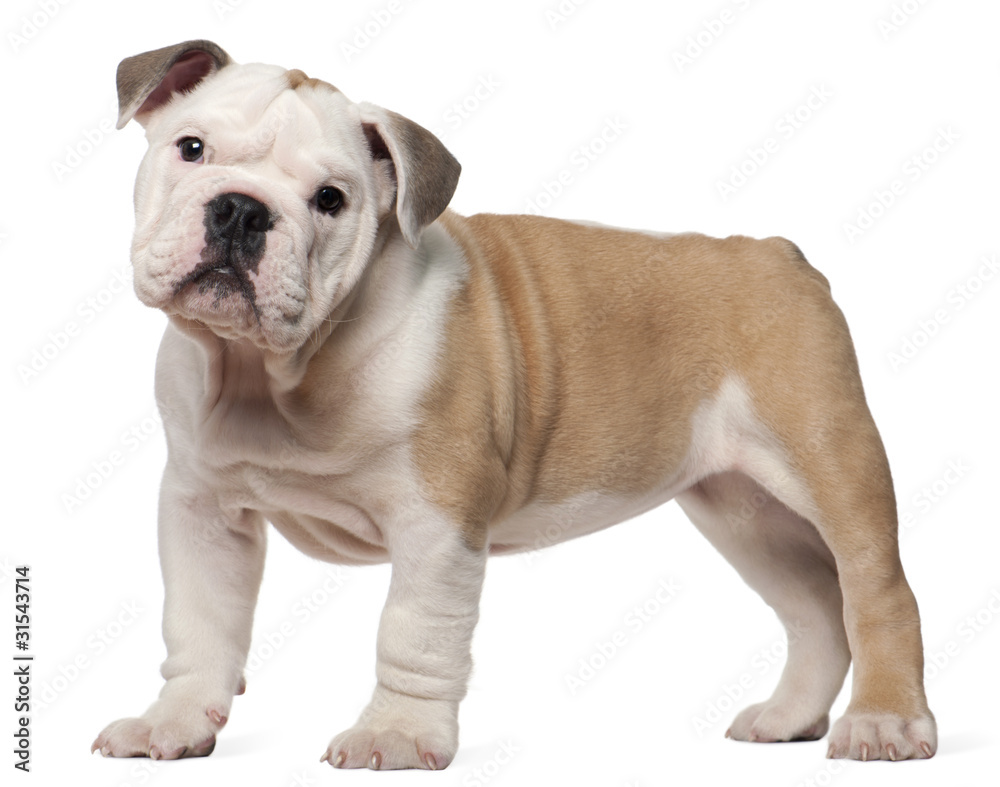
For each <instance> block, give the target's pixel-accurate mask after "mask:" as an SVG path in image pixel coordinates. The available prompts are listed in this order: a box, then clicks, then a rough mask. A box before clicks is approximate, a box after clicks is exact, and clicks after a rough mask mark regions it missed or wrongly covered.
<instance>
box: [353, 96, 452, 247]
mask: <svg viewBox="0 0 1000 787" xmlns="http://www.w3.org/2000/svg"><path fill="white" fill-rule="evenodd" d="M358 106H359V108H360V109H361V123H362V127H363V128H364V132H365V137H366V138H367V139H368V147H369V149H370V150H371V153H372V157H373V158H374V159H376V160H378V159H388V160H389V161H390V162H391V164H392V170H393V175H394V177H395V181H396V218H397V220H398V221H399V228H400V229H401V230H402V232H403V238H404V239H405V240H406V242H407V243H408V244H410V246H413V247H415V246H416V245H417V241H418V240H419V238H420V231H421V230H422V229H423V228H424V227H426V226H427V225H428V224H430V223H431V222H432V221H434V219H436V218H437V217H438V216H440V215H441V213H442V211H444V209H445V208H446V207H448V203H449V202H450V201H451V197H452V195H453V194H454V193H455V187H456V186H457V185H458V175H459V173H460V172H461V171H462V167H461V165H460V164H459V163H458V162H457V161H456V160H455V157H454V156H452V155H451V153H449V152H448V149H447V148H446V147H445V146H444V145H443V144H442V143H441V140H439V139H438V138H437V137H435V136H434V135H433V134H432V133H431V132H430V131H428V130H427V129H425V128H424V127H423V126H420V125H418V124H416V123H414V122H413V121H412V120H408V119H407V118H405V117H403V116H402V115H397V114H396V113H395V112H390V111H389V110H387V109H382V107H377V106H375V105H374V104H368V103H363V104H359V105H358Z"/></svg>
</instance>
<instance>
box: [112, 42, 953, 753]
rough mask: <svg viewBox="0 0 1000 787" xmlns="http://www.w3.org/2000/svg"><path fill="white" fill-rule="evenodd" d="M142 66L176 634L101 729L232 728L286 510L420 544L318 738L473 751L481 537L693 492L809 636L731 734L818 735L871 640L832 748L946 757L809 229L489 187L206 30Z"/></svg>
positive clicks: (518, 533)
mask: <svg viewBox="0 0 1000 787" xmlns="http://www.w3.org/2000/svg"><path fill="white" fill-rule="evenodd" d="M118 95H119V102H120V117H119V122H118V125H119V127H122V126H124V125H125V124H126V123H127V122H128V121H129V120H132V119H134V120H136V121H138V123H140V124H141V125H142V126H143V127H144V128H145V130H146V137H147V139H148V141H149V149H148V152H147V153H146V155H145V157H144V158H143V160H142V163H141V165H140V167H139V173H138V178H137V180H136V186H135V214H136V224H135V235H134V240H133V243H132V251H131V258H132V262H133V264H134V268H135V290H136V293H137V295H138V297H139V299H140V300H141V301H142V302H143V303H145V304H147V305H148V306H151V307H154V308H156V309H161V310H163V311H164V312H165V313H166V314H167V315H168V316H169V324H168V327H167V329H166V333H165V335H164V337H163V341H162V344H161V346H160V350H159V355H158V360H157V373H156V397H157V401H158V404H159V407H160V409H161V412H162V415H163V421H164V426H165V430H166V437H167V444H168V452H169V458H168V462H167V467H166V470H165V472H164V476H163V482H162V487H161V495H160V506H159V550H160V562H161V567H162V571H163V578H164V582H165V586H166V600H165V605H164V613H163V632H164V638H165V640H166V645H167V651H168V656H167V659H166V661H165V662H164V663H163V666H162V674H163V677H164V678H165V680H166V683H165V684H164V686H163V689H162V691H161V692H160V696H159V698H158V699H157V700H156V701H155V702H154V703H153V704H152V705H151V706H150V707H149V709H148V710H147V711H146V712H145V713H144V714H143V715H142V716H139V717H137V718H128V719H122V720H120V721H117V722H114V723H112V724H111V725H109V726H108V727H107V728H105V730H104V731H103V732H101V734H100V735H99V736H98V738H97V740H96V741H95V742H94V745H93V749H94V750H100V751H101V753H102V754H104V755H106V756H115V757H130V756H149V757H152V758H156V759H170V758H177V757H192V756H202V755H207V754H210V753H211V751H212V749H213V748H214V746H215V740H216V735H217V734H218V733H219V731H220V730H221V729H222V728H223V727H224V726H225V724H226V720H227V718H228V717H229V713H230V706H231V703H232V697H233V695H234V694H238V693H241V692H242V691H243V688H244V682H243V669H244V665H245V661H246V658H247V651H248V648H249V646H250V638H251V626H252V620H253V613H254V605H255V602H256V598H257V592H258V588H259V586H260V581H261V574H262V572H263V567H264V552H265V532H266V530H267V523H268V522H270V523H271V524H273V525H274V527H276V528H277V529H278V530H279V531H280V532H281V533H282V535H284V536H285V538H287V539H288V540H289V541H290V542H292V543H293V544H295V545H296V546H297V547H298V548H299V549H301V550H302V551H303V552H305V553H306V554H307V555H310V556H312V557H314V558H318V559H321V560H326V561H331V562H335V563H347V564H366V563H380V562H384V561H389V562H390V563H391V564H392V579H391V584H390V589H389V594H388V599H387V601H386V605H385V609H384V611H383V613H382V619H381V623H380V627H379V634H378V649H377V661H376V677H377V684H376V687H375V690H374V694H373V696H372V699H371V703H370V704H369V705H368V707H367V708H366V709H365V710H364V711H363V712H362V714H361V716H360V718H359V719H358V720H357V723H356V724H355V725H354V726H353V727H351V728H350V729H348V730H346V731H345V732H341V733H340V734H338V735H336V736H335V737H334V738H333V739H332V741H330V744H329V746H328V747H327V749H326V752H325V754H324V755H323V757H322V759H324V760H326V761H327V762H329V763H330V764H331V765H332V766H333V767H335V768H365V767H367V768H373V769H391V768H428V769H441V768H445V767H446V766H447V765H448V764H449V763H450V762H451V761H452V759H453V758H454V756H455V753H456V750H457V747H458V706H459V702H460V701H461V699H462V697H463V696H464V695H465V693H466V687H467V684H468V679H469V673H470V670H471V663H472V662H471V659H470V641H471V638H472V633H473V629H474V627H475V625H476V621H477V618H478V614H479V613H478V608H479V596H480V590H481V587H482V582H483V574H484V569H485V565H486V559H487V557H488V556H489V555H491V554H504V553H513V552H518V551H524V550H533V549H536V548H538V547H539V546H543V545H548V544H550V543H553V542H555V541H561V540H565V539H570V538H575V537H577V536H581V535H585V534H587V533H592V532H595V531H597V530H601V529H602V528H606V527H608V526H610V525H613V524H615V523H617V522H621V521H623V520H625V519H629V518H630V517H634V516H636V515H638V514H641V513H643V512H645V511H648V510H649V509H651V508H653V507H654V506H658V505H660V504H662V503H664V502H666V501H667V500H670V499H676V500H677V502H678V503H679V504H680V506H681V507H682V508H683V510H684V511H685V512H686V513H687V514H688V515H689V517H690V518H691V520H692V521H693V522H694V524H695V525H696V526H697V527H698V528H699V529H700V530H701V531H702V532H703V533H704V534H705V536H706V537H707V538H708V539H709V541H711V543H712V544H714V545H715V547H716V548H717V549H718V550H719V551H720V552H721V553H722V554H723V555H724V556H725V557H726V558H727V559H728V560H729V562H730V563H732V565H733V566H734V567H735V568H736V570H737V571H738V572H739V573H740V575H741V576H742V577H743V578H744V579H745V580H746V582H747V584H748V585H750V586H751V587H752V588H754V589H755V590H756V591H757V592H758V593H759V594H760V595H761V596H762V597H763V598H764V600H765V601H766V602H767V603H768V604H769V605H770V606H771V607H773V608H774V610H775V612H776V613H777V615H778V617H779V618H780V619H781V620H782V621H783V622H784V623H785V624H786V626H794V627H795V631H796V632H797V635H796V637H794V638H790V642H789V646H788V660H787V664H786V665H785V668H784V672H783V673H782V676H781V679H780V681H779V683H778V687H777V689H776V690H775V692H774V695H773V696H772V697H771V698H770V699H769V700H767V701H766V702H763V703H759V704H756V705H752V706H750V707H748V708H746V709H745V710H743V711H742V712H741V713H740V714H739V715H738V716H736V718H735V719H734V720H733V722H732V725H731V727H730V729H729V731H728V733H727V734H728V736H729V737H732V738H735V739H737V740H744V741H791V740H802V739H806V740H812V739H818V738H821V737H823V736H824V735H826V734H827V732H828V729H829V726H830V724H829V716H828V712H829V710H830V707H831V704H832V703H833V701H834V698H835V697H836V696H837V694H838V692H839V691H840V689H841V685H842V684H843V681H844V678H845V675H846V673H847V669H848V665H849V664H850V662H851V660H852V658H853V660H854V679H853V686H852V695H851V701H850V704H849V706H848V708H847V711H846V713H845V714H844V716H843V717H842V718H841V719H839V720H838V721H837V723H836V724H835V725H834V726H833V729H832V730H831V731H830V734H829V756H830V757H849V758H853V759H859V760H877V759H883V760H905V759H910V758H925V757H931V756H932V755H933V754H934V752H935V749H936V746H937V739H936V728H935V722H934V717H933V716H932V715H931V712H930V710H929V709H928V707H927V701H926V698H925V695H924V688H923V655H922V646H921V637H920V619H919V616H918V612H917V605H916V602H915V600H914V597H913V593H912V592H911V591H910V587H909V585H908V584H907V581H906V578H905V577H904V574H903V569H902V566H901V565H900V559H899V551H898V547H897V521H896V503H895V499H894V495H893V485H892V480H891V477H890V473H889V465H888V462H887V460H886V455H885V451H884V449H883V446H882V442H881V440H880V438H879V433H878V431H877V429H876V427H875V424H874V422H873V420H872V417H871V414H870V413H869V410H868V407H867V405H866V403H865V397H864V393H863V391H862V386H861V380H860V378H859V374H858V364H857V361H856V358H855V353H854V349H853V346H852V343H851V338H850V335H849V333H848V329H847V325H846V324H845V322H844V318H843V316H842V314H841V312H840V310H839V309H838V308H837V306H836V305H835V304H834V302H833V300H832V299H831V297H830V288H829V286H828V283H827V281H826V279H825V278H824V277H823V276H822V275H821V274H820V273H818V272H817V271H816V270H815V269H814V268H812V267H811V266H810V265H809V263H808V262H806V260H805V258H804V257H803V255H802V253H801V252H800V251H799V249H798V248H797V247H796V246H795V245H794V244H793V243H791V242H789V241H787V240H784V239H782V238H767V239H764V240H754V239H751V238H746V237H730V238H725V239H715V238H709V237H705V236H702V235H697V234H676V235H668V234H663V235H656V234H651V233H645V232H635V231H626V230H620V229H611V228H607V227H602V226H595V225H591V224H583V223H574V222H568V221H560V220H555V219H548V218H541V217H537V216H501V215H475V216H470V217H465V216H460V215H458V214H457V213H454V212H452V211H451V210H449V209H448V203H449V201H450V200H451V198H452V194H453V193H454V191H455V187H456V184H457V182H458V177H459V169H460V167H459V164H458V162H457V161H456V160H455V159H454V158H453V157H452V155H451V154H450V153H449V152H448V151H447V150H446V149H445V147H444V146H443V145H442V144H441V142H440V141H439V140H438V139H437V138H435V137H434V136H433V135H432V134H431V133H430V132H428V131H427V130H425V129H424V128H422V127H421V126H419V125H417V124H416V123H414V122H413V121H410V120H407V119H406V118H404V117H401V116H400V115H398V114H396V113H394V112H391V111H389V110H386V109H382V108H380V107H378V106H374V105H372V104H368V103H360V104H357V103H354V102H352V101H350V100H349V99H348V98H347V97H346V96H345V95H344V94H343V93H342V92H340V91H339V90H338V89H337V88H335V87H333V86H332V85H330V84H327V83H326V82H323V81H320V80H318V79H313V78H309V77H307V76H306V75H305V74H304V73H303V72H302V71H298V70H287V69H285V68H281V67H278V66H270V65H261V64H250V65H238V64H236V63H235V62H233V61H232V60H231V58H230V57H229V56H228V55H227V54H226V52H224V51H223V50H222V49H221V48H219V46H217V45H216V44H214V43H211V42H209V41H188V42H185V43H181V44H177V45H176V46H171V47H167V48H164V49H159V50H156V51H153V52H146V53H144V54H140V55H136V56H134V57H129V58H127V59H125V60H123V61H122V63H121V64H120V66H119V68H118ZM553 523H558V527H555V528H553V527H552V524H553ZM552 533H556V534H557V535H556V537H554V538H553V537H552V536H551V534H552ZM615 560H616V561H617V562H621V561H627V560H628V555H619V556H617V557H616V558H615Z"/></svg>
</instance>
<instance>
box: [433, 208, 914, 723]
mask: <svg viewBox="0 0 1000 787" xmlns="http://www.w3.org/2000/svg"><path fill="white" fill-rule="evenodd" d="M441 222H442V224H443V225H444V227H445V228H446V229H447V230H448V232H449V233H450V234H451V235H452V236H453V237H454V238H455V239H456V241H457V242H458V243H459V244H460V245H461V247H462V248H463V250H464V252H465V256H466V258H467V261H468V265H469V269H470V271H469V277H468V281H467V283H466V284H465V286H464V288H463V289H462V290H461V291H460V293H459V294H458V295H457V296H456V297H455V299H454V301H453V303H452V305H451V310H450V315H449V322H448V325H447V327H446V332H445V335H446V340H445V342H446V344H445V347H444V351H443V355H442V357H441V358H440V359H439V361H438V364H439V366H438V376H437V379H436V382H435V383H434V385H433V386H432V388H431V390H430V392H429V394H428V395H427V397H426V398H425V400H424V402H423V408H424V410H423V426H422V428H421V429H420V430H419V432H418V433H417V435H416V439H415V443H414V447H415V455H416V458H417V463H418V465H419V467H420V469H421V472H422V473H423V476H424V479H425V481H426V482H427V484H428V486H429V489H430V491H431V494H432V496H433V497H434V500H435V502H436V503H437V504H438V505H439V506H441V507H442V508H444V509H445V510H447V511H448V512H449V513H450V515H451V516H452V517H454V518H455V519H456V521H458V522H459V523H461V526H462V528H463V534H464V537H465V539H466V541H467V543H468V544H469V545H470V547H473V548H482V547H483V546H484V545H485V544H487V543H488V541H489V533H488V528H489V525H490V524H491V523H492V522H496V521H499V520H501V519H502V518H503V517H504V516H506V515H507V514H508V513H510V512H512V511H514V510H517V509H519V508H521V507H522V506H525V505H527V504H529V503H534V502H553V503H555V502H560V501H565V500H568V499H570V498H571V497H573V496H574V495H577V494H580V493H583V492H587V491H602V492H611V493H616V494H623V495H636V496H638V495H641V494H643V493H648V492H650V491H652V490H655V489H656V488H657V485H662V484H663V483H664V480H665V479H667V478H669V477H670V476H671V474H672V473H673V472H674V471H675V470H677V468H678V466H679V464H680V463H681V462H682V460H683V459H684V458H685V456H686V454H687V452H688V450H689V448H690V443H691V417H692V414H693V412H694V410H695V408H696V407H697V406H698V404H699V403H700V402H702V401H703V400H705V399H706V398H708V397H710V396H711V395H712V394H713V393H714V392H715V391H716V390H717V389H718V387H719V385H720V384H721V381H722V380H723V379H724V378H725V377H727V376H728V375H731V374H732V375H736V376H737V377H739V378H740V379H741V380H743V381H744V383H745V384H746V385H747V387H748V389H749V393H750V396H751V400H752V405H753V407H754V410H755V412H756V414H757V415H758V416H759V417H760V419H761V420H762V421H763V423H764V425H765V426H766V427H767V428H768V429H769V430H770V431H771V433H772V434H774V435H775V436H776V437H777V438H778V440H779V441H780V443H781V445H782V448H783V449H784V453H785V455H786V456H788V457H789V461H790V463H791V468H790V470H791V472H793V473H794V474H795V475H796V476H797V477H798V478H801V479H803V480H804V481H805V482H806V485H807V487H808V491H809V494H810V496H811V498H812V500H814V501H815V505H816V510H815V511H810V512H807V514H808V516H809V518H810V519H812V520H813V521H814V524H815V525H816V526H817V528H818V530H819V531H820V533H821V535H822V537H823V538H824V540H825V541H826V542H827V543H828V545H829V546H830V548H831V550H832V551H833V553H834V555H836V556H837V557H838V567H839V568H840V571H841V577H842V579H843V580H844V583H843V584H844V589H845V607H846V612H847V614H848V620H849V631H851V632H852V635H853V636H854V637H855V638H857V639H858V641H856V642H854V643H852V649H854V648H855V647H862V648H864V649H865V650H870V651H871V652H872V653H873V654H875V658H874V659H871V660H867V661H866V664H867V665H869V666H868V669H869V670H873V671H872V673H871V674H867V673H865V672H864V670H861V671H862V672H863V673H864V674H862V675H858V678H860V679H861V683H860V684H859V685H860V696H862V697H864V700H863V702H864V703H865V704H870V705H871V707H873V708H896V709H899V708H907V707H908V708H910V709H911V710H912V711H913V712H914V713H916V712H918V711H920V710H922V709H923V710H925V709H926V701H925V700H924V699H923V694H922V692H920V691H918V690H915V687H917V688H918V687H919V686H920V682H921V675H920V670H921V668H922V667H921V664H922V662H921V660H920V655H921V650H920V634H919V622H918V618H917V611H916V605H915V604H914V603H913V597H912V594H911V593H910V591H909V587H908V586H907V585H906V583H905V580H903V579H902V569H901V567H900V563H899V555H898V549H897V542H896V528H897V524H896V512H895V498H894V495H893V488H892V479H891V476H890V473H889V467H888V463H887V461H886V458H885V452H884V450H883V448H882V443H881V440H880V438H879V435H878V431H877V429H876V428H875V424H874V421H873V420H872V417H871V414H870V412H869V411H868V407H867V404H866V402H865V397H864V392H863V390H862V387H861V381H860V376H859V373H858V366H857V360H856V357H855V354H854V348H853V345H852V342H851V339H850V334H849V332H848V329H847V324H846V322H845V321H844V318H843V315H842V314H841V312H840V310H839V309H838V308H837V306H836V305H835V304H834V302H833V300H832V298H831V296H830V289H829V284H828V282H827V280H826V279H825V277H823V276H822V274H820V273H819V272H817V271H816V270H815V269H813V268H812V266H810V265H809V263H808V262H806V260H805V257H804V256H803V255H802V252H801V251H800V250H799V249H798V247H797V246H795V244H793V243H791V242H789V241H787V240H785V239H783V238H768V239H765V240H754V239H751V238H746V237H738V236H737V237H730V238H724V239H716V238H709V237H705V236H702V235H696V234H683V235H675V236H668V237H655V236H652V235H648V234H644V233H637V232H627V231H622V230H616V229H610V228H603V227H594V226H585V225H578V224H573V223H570V222H565V221H558V220H554V219H546V218H540V217H529V216H493V215H477V216H472V217H469V218H463V217H460V216H458V215H456V214H454V213H452V212H450V211H449V212H446V213H445V214H443V216H442V218H441ZM845 556H849V559H847V560H843V558H844V557H845ZM842 560H843V563H842ZM868 607H871V608H872V609H874V608H876V607H879V608H885V609H882V611H881V612H879V613H877V614H874V613H873V612H871V611H868ZM852 619H853V621H855V625H854V626H853V628H852V627H851V626H850V621H852ZM886 620H893V621H895V624H896V625H897V626H898V628H897V630H896V632H895V634H894V636H891V637H886V636H882V635H880V634H879V633H878V632H879V626H884V625H885V622H886ZM903 632H905V633H903ZM914 654H915V655H914ZM870 665H882V666H881V667H874V668H873V667H872V666H870ZM901 674H902V675H904V676H905V678H904V679H903V680H900V679H899V677H900V675H901ZM856 696H857V694H856ZM921 706H922V708H921Z"/></svg>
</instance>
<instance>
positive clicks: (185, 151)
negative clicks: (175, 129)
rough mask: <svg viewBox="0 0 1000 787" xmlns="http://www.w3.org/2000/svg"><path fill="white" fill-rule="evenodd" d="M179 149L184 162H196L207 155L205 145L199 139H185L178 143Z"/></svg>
mask: <svg viewBox="0 0 1000 787" xmlns="http://www.w3.org/2000/svg"><path fill="white" fill-rule="evenodd" d="M177 149H178V150H179V151H180V154H181V158H182V159H183V160H184V161H191V162H195V161H198V160H200V159H201V157H202V156H204V155H205V143H204V142H202V141H201V140H200V139H198V137H184V139H182V140H181V141H180V142H178V143H177Z"/></svg>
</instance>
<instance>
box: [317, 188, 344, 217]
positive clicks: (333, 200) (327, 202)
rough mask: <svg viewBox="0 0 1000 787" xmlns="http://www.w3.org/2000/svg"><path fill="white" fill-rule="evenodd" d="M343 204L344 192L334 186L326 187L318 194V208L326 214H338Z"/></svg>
mask: <svg viewBox="0 0 1000 787" xmlns="http://www.w3.org/2000/svg"><path fill="white" fill-rule="evenodd" d="M343 202H344V194H343V192H341V190H340V189H335V188H334V187H333V186H324V187H323V188H321V189H320V190H319V191H317V192H316V207H317V208H319V209H320V210H321V211H323V212H324V213H331V214H333V213H336V212H337V211H338V210H339V209H340V206H341V205H342V204H343Z"/></svg>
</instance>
